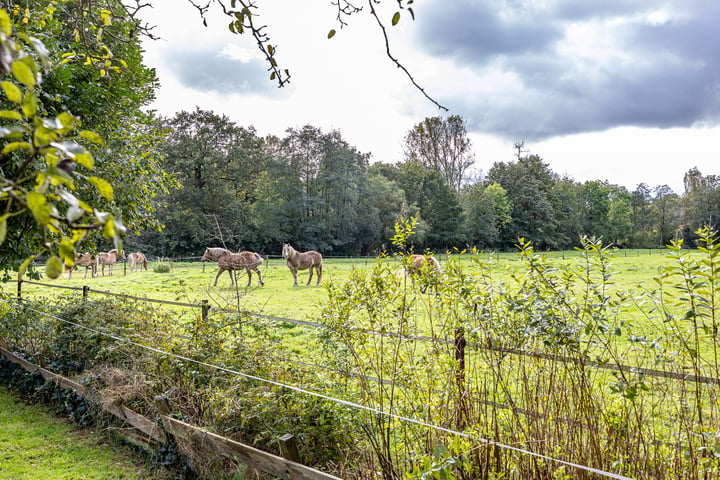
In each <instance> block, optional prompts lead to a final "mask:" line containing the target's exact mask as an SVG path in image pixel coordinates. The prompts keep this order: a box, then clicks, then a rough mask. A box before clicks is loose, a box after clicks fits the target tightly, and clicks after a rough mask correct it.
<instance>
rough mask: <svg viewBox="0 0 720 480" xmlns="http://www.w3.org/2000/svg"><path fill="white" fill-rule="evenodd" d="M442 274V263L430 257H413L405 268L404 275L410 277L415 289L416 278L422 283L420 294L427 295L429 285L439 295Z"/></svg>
mask: <svg viewBox="0 0 720 480" xmlns="http://www.w3.org/2000/svg"><path fill="white" fill-rule="evenodd" d="M440 273H441V270H440V262H438V261H437V258H435V257H431V256H429V255H412V256H411V257H410V261H409V262H408V264H407V265H406V266H405V267H403V274H404V275H405V276H410V278H411V279H412V283H413V290H414V289H415V277H417V278H418V279H419V281H420V284H421V286H420V293H425V290H427V287H428V285H432V286H433V289H434V290H435V294H436V295H437V293H438V286H437V283H438V277H439V275H440Z"/></svg>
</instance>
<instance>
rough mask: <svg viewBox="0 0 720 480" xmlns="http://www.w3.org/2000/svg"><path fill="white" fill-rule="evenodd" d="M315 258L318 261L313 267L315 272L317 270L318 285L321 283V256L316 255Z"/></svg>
mask: <svg viewBox="0 0 720 480" xmlns="http://www.w3.org/2000/svg"><path fill="white" fill-rule="evenodd" d="M317 256H318V259H319V260H320V261H319V262H318V263H317V265H315V270H317V275H318V281H317V283H320V282H322V263H323V262H322V255H321V254H319V253H318V255H317Z"/></svg>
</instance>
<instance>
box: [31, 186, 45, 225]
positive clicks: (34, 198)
mask: <svg viewBox="0 0 720 480" xmlns="http://www.w3.org/2000/svg"><path fill="white" fill-rule="evenodd" d="M26 200H27V205H28V208H29V209H30V211H31V212H32V214H33V216H34V217H35V220H37V222H38V223H39V224H40V225H42V226H46V225H47V224H48V223H50V206H49V205H48V204H47V198H45V195H43V194H42V193H38V192H30V193H28V194H27V197H26Z"/></svg>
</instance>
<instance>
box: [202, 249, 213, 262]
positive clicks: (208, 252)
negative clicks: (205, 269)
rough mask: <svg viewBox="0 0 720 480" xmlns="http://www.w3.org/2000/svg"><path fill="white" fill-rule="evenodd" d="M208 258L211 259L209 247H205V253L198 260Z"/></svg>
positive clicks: (206, 259)
mask: <svg viewBox="0 0 720 480" xmlns="http://www.w3.org/2000/svg"><path fill="white" fill-rule="evenodd" d="M208 260H212V258H210V248H209V247H205V253H203V256H202V257H201V258H200V261H201V262H207V261H208Z"/></svg>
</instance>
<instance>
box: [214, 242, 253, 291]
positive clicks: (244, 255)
mask: <svg viewBox="0 0 720 480" xmlns="http://www.w3.org/2000/svg"><path fill="white" fill-rule="evenodd" d="M220 250H222V251H220ZM209 260H217V262H218V273H217V275H216V276H215V283H214V284H213V286H217V282H218V278H220V275H221V274H222V273H223V272H224V271H226V270H227V272H228V275H230V285H235V279H234V278H233V277H234V276H233V272H234V271H235V270H243V269H245V271H246V272H247V275H248V283H247V286H248V287H249V286H250V284H251V283H252V272H255V273H257V276H258V281H259V282H260V286H264V285H265V284H264V283H263V280H262V275H261V274H260V269H259V268H258V267H259V266H260V265H261V264H262V263H263V257H261V256H260V254H258V253H255V252H247V251H244V252H238V253H232V252H230V251H229V250H225V249H220V248H217V249H211V248H210V247H208V248H206V249H205V253H204V254H203V256H202V258H201V259H200V261H202V262H207V261H209Z"/></svg>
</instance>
